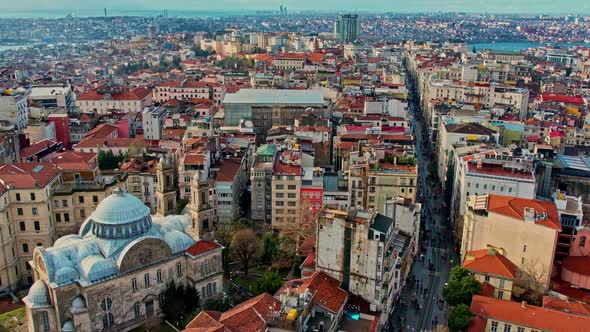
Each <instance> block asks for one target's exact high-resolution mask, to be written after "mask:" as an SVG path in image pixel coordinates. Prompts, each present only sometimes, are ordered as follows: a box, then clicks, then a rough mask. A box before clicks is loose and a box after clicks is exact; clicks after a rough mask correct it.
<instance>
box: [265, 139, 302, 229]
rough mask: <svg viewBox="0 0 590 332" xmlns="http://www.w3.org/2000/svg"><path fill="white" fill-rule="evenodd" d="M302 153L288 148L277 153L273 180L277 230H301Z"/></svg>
mask: <svg viewBox="0 0 590 332" xmlns="http://www.w3.org/2000/svg"><path fill="white" fill-rule="evenodd" d="M301 159H302V153H301V151H299V150H288V151H283V152H279V153H277V155H276V157H275V161H274V164H273V174H272V180H271V195H272V196H271V197H272V198H271V200H272V212H271V220H272V229H273V230H274V231H275V232H281V231H299V230H300V229H299V227H300V226H301V225H300V221H301V220H300V215H301V211H300V202H301V197H300V194H301V178H302V174H303V170H302V165H301V163H302V160H301Z"/></svg>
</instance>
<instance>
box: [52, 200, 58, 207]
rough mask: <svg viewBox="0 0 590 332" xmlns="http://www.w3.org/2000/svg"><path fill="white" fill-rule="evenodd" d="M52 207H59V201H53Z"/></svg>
mask: <svg viewBox="0 0 590 332" xmlns="http://www.w3.org/2000/svg"><path fill="white" fill-rule="evenodd" d="M53 207H56V208H58V207H59V201H58V200H54V201H53Z"/></svg>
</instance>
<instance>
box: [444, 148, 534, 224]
mask: <svg viewBox="0 0 590 332" xmlns="http://www.w3.org/2000/svg"><path fill="white" fill-rule="evenodd" d="M454 178H455V181H454V182H455V183H454V185H453V186H452V194H451V205H450V206H451V218H456V219H458V220H461V219H462V216H463V215H464V214H465V210H466V204H465V202H466V201H467V198H468V197H469V196H471V195H485V194H496V195H504V196H513V197H518V198H526V199H533V198H535V197H536V192H537V191H536V190H537V183H536V179H535V166H534V164H533V158H532V156H528V157H517V156H513V155H511V154H507V153H506V154H503V153H498V152H496V151H493V150H492V151H487V152H484V153H482V154H475V155H467V156H464V157H460V158H458V162H457V168H456V170H455V177H454Z"/></svg>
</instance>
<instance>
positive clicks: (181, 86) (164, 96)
mask: <svg viewBox="0 0 590 332" xmlns="http://www.w3.org/2000/svg"><path fill="white" fill-rule="evenodd" d="M224 95H225V90H224V86H223V85H221V84H219V83H216V82H197V81H190V80H184V81H170V82H165V83H162V84H160V85H158V86H157V87H156V88H155V89H154V101H156V102H158V103H164V102H167V101H169V100H189V99H210V100H212V101H213V102H214V103H215V105H220V104H221V101H222V100H223V97H224Z"/></svg>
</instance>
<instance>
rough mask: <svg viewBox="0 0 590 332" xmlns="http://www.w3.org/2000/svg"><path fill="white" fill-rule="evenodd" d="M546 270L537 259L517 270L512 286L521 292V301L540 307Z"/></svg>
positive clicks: (528, 261) (527, 262)
mask: <svg viewBox="0 0 590 332" xmlns="http://www.w3.org/2000/svg"><path fill="white" fill-rule="evenodd" d="M546 268H547V267H546V266H545V265H542V263H540V262H539V260H538V259H529V260H527V261H526V262H525V263H524V264H522V266H521V268H520V269H518V271H517V273H516V280H515V281H514V284H515V286H517V287H518V288H520V289H521V290H522V291H523V292H522V294H521V300H525V301H527V302H528V303H531V304H535V305H542V299H543V292H544V290H545V286H544V282H543V278H544V271H546Z"/></svg>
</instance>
